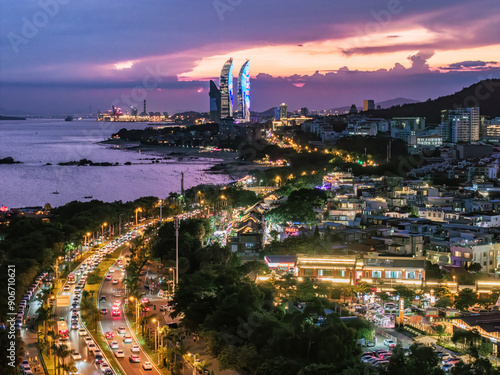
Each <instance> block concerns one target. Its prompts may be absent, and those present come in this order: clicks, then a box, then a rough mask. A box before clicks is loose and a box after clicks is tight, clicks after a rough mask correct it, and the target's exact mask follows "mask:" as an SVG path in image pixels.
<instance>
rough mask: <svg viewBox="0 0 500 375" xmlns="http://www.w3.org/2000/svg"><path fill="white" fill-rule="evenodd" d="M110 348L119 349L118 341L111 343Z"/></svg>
mask: <svg viewBox="0 0 500 375" xmlns="http://www.w3.org/2000/svg"><path fill="white" fill-rule="evenodd" d="M109 347H110V348H111V349H118V348H119V346H118V341H111V342H110V343H109Z"/></svg>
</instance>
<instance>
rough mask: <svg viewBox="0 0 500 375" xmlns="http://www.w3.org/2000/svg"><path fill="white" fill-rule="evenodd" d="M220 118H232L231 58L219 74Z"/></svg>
mask: <svg viewBox="0 0 500 375" xmlns="http://www.w3.org/2000/svg"><path fill="white" fill-rule="evenodd" d="M219 86H220V97H221V118H226V117H233V58H230V59H229V60H227V61H226V62H225V64H224V66H223V67H222V71H221V72H220V81H219Z"/></svg>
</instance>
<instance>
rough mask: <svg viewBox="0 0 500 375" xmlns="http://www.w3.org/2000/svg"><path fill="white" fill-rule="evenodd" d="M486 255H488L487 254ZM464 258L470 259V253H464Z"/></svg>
mask: <svg viewBox="0 0 500 375" xmlns="http://www.w3.org/2000/svg"><path fill="white" fill-rule="evenodd" d="M485 256H486V255H485ZM464 258H467V259H469V258H470V253H464Z"/></svg>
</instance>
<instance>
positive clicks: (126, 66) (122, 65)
mask: <svg viewBox="0 0 500 375" xmlns="http://www.w3.org/2000/svg"><path fill="white" fill-rule="evenodd" d="M134 64H135V61H134V60H130V61H122V62H119V63H116V64H115V68H116V70H123V69H130V68H132V67H133V66H134Z"/></svg>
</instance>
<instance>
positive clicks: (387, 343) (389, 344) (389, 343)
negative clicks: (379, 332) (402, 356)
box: [384, 339, 396, 348]
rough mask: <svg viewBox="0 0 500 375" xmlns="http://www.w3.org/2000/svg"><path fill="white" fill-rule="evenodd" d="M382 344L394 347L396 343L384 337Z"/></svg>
mask: <svg viewBox="0 0 500 375" xmlns="http://www.w3.org/2000/svg"><path fill="white" fill-rule="evenodd" d="M384 345H385V346H388V347H389V348H394V347H395V346H396V343H395V342H394V341H392V340H391V339H385V340H384Z"/></svg>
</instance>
